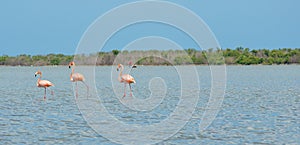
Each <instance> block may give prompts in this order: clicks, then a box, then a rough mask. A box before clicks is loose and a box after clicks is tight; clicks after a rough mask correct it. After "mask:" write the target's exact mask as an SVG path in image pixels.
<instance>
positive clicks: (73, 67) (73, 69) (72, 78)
mask: <svg viewBox="0 0 300 145" xmlns="http://www.w3.org/2000/svg"><path fill="white" fill-rule="evenodd" d="M73 74H74V67H72V72H71V75H70V80H71V81H72V80H73V78H72V75H73Z"/></svg>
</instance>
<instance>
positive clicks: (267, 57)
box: [0, 47, 300, 66]
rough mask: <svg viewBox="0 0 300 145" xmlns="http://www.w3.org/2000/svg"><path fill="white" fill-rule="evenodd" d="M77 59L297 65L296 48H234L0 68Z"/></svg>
mask: <svg viewBox="0 0 300 145" xmlns="http://www.w3.org/2000/svg"><path fill="white" fill-rule="evenodd" d="M74 57H76V60H80V63H81V64H84V65H91V64H94V63H95V61H96V65H112V64H116V63H124V64H127V63H128V62H133V63H136V64H137V65H188V64H196V65H207V64H224V63H225V64H227V65H257V64H262V65H272V64H299V63H300V48H294V49H291V48H282V49H271V50H270V49H258V50H255V49H252V50H251V49H249V48H243V47H237V48H236V49H230V48H227V49H218V50H217V51H213V50H212V49H209V50H203V51H201V50H196V49H193V48H189V49H186V50H163V51H162V50H134V51H126V50H125V51H119V50H112V51H110V52H99V53H97V54H89V55H75V56H74V55H64V54H48V55H33V56H31V55H26V54H20V55H18V56H8V55H2V56H0V65H9V66H19V65H21V66H44V65H67V64H68V63H69V62H70V61H72V60H73V58H74Z"/></svg>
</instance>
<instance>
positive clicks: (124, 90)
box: [123, 83, 126, 98]
mask: <svg viewBox="0 0 300 145" xmlns="http://www.w3.org/2000/svg"><path fill="white" fill-rule="evenodd" d="M125 96H126V83H124V95H123V98H124V97H125Z"/></svg>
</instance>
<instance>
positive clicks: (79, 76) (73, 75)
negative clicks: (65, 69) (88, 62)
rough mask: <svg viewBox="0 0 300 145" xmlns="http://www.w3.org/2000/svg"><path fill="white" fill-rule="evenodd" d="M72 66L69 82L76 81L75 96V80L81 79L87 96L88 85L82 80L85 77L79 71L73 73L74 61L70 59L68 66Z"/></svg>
mask: <svg viewBox="0 0 300 145" xmlns="http://www.w3.org/2000/svg"><path fill="white" fill-rule="evenodd" d="M71 67H72V72H71V75H70V80H71V82H75V83H76V98H77V97H78V85H77V82H78V81H81V82H82V83H83V84H84V85H85V86H86V88H87V97H88V94H89V86H88V85H87V84H86V83H85V82H84V80H85V78H84V76H83V75H82V74H80V73H74V67H75V62H74V61H71V62H70V63H69V68H71Z"/></svg>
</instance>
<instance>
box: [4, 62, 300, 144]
mask: <svg viewBox="0 0 300 145" xmlns="http://www.w3.org/2000/svg"><path fill="white" fill-rule="evenodd" d="M87 68H88V67H87ZM187 69H188V68H187ZM37 70H41V71H42V72H43V79H47V80H50V81H51V82H53V83H54V84H55V87H53V88H51V89H52V90H53V91H54V94H53V95H51V94H50V91H48V93H47V100H46V101H44V100H43V93H44V91H43V89H42V88H37V87H36V80H37V78H35V77H34V73H35V71H37ZM78 71H79V70H78ZM80 71H82V73H83V74H84V69H83V70H80ZM115 71H116V68H115V67H111V66H102V67H96V68H95V72H96V74H95V82H96V89H97V93H98V95H99V96H101V101H102V103H103V105H104V106H105V107H106V108H107V111H108V112H109V113H110V114H112V115H114V116H115V117H116V118H117V119H118V120H120V121H122V122H124V123H127V124H142V125H149V124H152V123H159V122H160V121H161V120H163V119H166V118H167V117H168V114H170V113H171V112H172V110H174V108H175V107H176V105H177V103H178V101H179V100H180V99H179V96H180V87H181V86H180V78H179V77H178V75H177V73H176V70H175V69H174V68H173V67H169V66H147V67H146V66H144V67H142V66H140V67H138V69H136V70H133V71H132V75H133V76H134V77H135V78H136V81H137V84H133V85H132V87H133V93H134V96H135V97H137V98H141V99H145V98H147V97H149V96H150V95H151V91H150V89H149V82H150V81H151V80H152V79H153V78H155V77H160V78H161V79H163V80H164V82H165V87H166V90H167V91H166V96H165V97H164V100H163V101H162V102H161V103H160V104H158V105H157V106H156V108H154V109H153V110H151V111H147V112H142V113H137V112H135V111H132V110H131V109H130V108H128V107H124V106H123V105H122V103H120V101H119V98H121V97H122V93H123V85H122V84H119V83H118V81H117V80H115V75H117V72H115ZM197 71H198V73H199V74H198V75H199V81H200V87H201V89H200V90H201V91H200V99H199V102H198V105H197V107H196V110H195V112H194V114H193V117H192V118H191V120H190V121H189V122H188V123H187V124H186V125H185V126H184V127H183V128H182V129H181V130H180V131H179V132H178V133H176V134H175V135H174V136H172V137H171V138H169V139H167V140H165V141H162V142H161V143H159V144H247V143H249V144H300V140H299V139H300V125H299V124H300V89H299V88H300V66H298V65H290V66H228V67H227V86H226V94H225V98H224V102H223V104H222V107H221V110H220V112H219V114H218V115H217V117H216V119H215V120H214V122H212V124H211V125H210V126H209V127H208V128H207V129H206V130H205V131H204V132H199V129H198V127H199V123H200V122H201V120H200V118H201V116H202V115H203V112H204V107H205V105H206V103H207V101H208V99H209V94H210V89H211V86H210V85H211V84H210V80H211V76H210V70H209V67H207V66H197ZM69 75H70V70H69V69H68V68H67V67H61V66H60V67H0V92H1V93H0V142H1V144H59V143H62V144H116V143H114V142H112V141H110V140H108V139H106V138H104V137H102V136H101V135H99V134H97V133H96V132H95V131H94V130H93V129H92V128H91V127H90V126H89V125H88V124H87V122H86V121H85V120H84V118H83V117H82V115H81V114H80V111H79V109H78V107H77V105H76V100H75V98H74V92H73V88H74V86H73V85H72V83H71V82H69ZM112 76H114V77H112ZM88 78H89V77H87V79H88ZM112 78H113V80H112ZM113 84H116V85H117V89H116V90H117V92H115V91H116V90H113V87H112V86H113ZM79 88H80V89H79V91H80V95H82V94H84V93H85V90H84V89H82V88H84V86H83V85H82V84H80V83H79ZM128 97H129V96H127V98H128ZM125 99H126V98H125ZM78 101H79V100H78ZM129 101H130V99H129ZM108 131H113V130H108ZM125 138H126V137H125Z"/></svg>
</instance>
